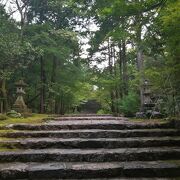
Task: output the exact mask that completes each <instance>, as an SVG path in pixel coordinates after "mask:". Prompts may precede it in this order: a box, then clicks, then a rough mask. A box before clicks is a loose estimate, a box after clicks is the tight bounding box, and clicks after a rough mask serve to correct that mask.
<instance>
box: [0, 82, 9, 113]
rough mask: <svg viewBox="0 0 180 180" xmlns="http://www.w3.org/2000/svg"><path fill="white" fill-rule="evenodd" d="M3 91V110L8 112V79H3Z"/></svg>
mask: <svg viewBox="0 0 180 180" xmlns="http://www.w3.org/2000/svg"><path fill="white" fill-rule="evenodd" d="M1 91H2V96H3V108H2V109H3V111H4V112H7V111H8V110H9V106H8V97H7V90H6V80H5V79H2V85H1Z"/></svg>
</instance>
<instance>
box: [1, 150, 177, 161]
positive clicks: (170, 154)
mask: <svg viewBox="0 0 180 180" xmlns="http://www.w3.org/2000/svg"><path fill="white" fill-rule="evenodd" d="M172 159H174V160H178V159H179V160H180V148H179V147H171V148H169V147H164V148H162V147H156V148H120V149H43V150H35V149H29V150H16V151H9V152H0V162H49V161H54V162H118V161H152V160H153V161H156V160H172Z"/></svg>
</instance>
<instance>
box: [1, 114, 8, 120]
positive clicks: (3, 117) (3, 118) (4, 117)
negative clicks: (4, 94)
mask: <svg viewBox="0 0 180 180" xmlns="http://www.w3.org/2000/svg"><path fill="white" fill-rule="evenodd" d="M7 119H8V117H7V116H6V115H4V114H0V121H4V120H7Z"/></svg>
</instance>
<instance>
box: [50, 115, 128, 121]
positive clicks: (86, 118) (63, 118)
mask: <svg viewBox="0 0 180 180" xmlns="http://www.w3.org/2000/svg"><path fill="white" fill-rule="evenodd" d="M53 120H56V121H65V120H66V121H77V120H83V121H85V120H90V121H92V120H108V121H109V120H123V121H127V120H128V119H127V118H124V117H113V116H112V117H111V116H90V117H88V116H84V117H83V116H79V117H76V116H74V117H68V116H65V117H63V116H62V117H54V118H53Z"/></svg>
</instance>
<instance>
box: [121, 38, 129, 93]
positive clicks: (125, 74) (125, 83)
mask: <svg viewBox="0 0 180 180" xmlns="http://www.w3.org/2000/svg"><path fill="white" fill-rule="evenodd" d="M122 63H123V95H128V72H127V58H126V41H125V40H122Z"/></svg>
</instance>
